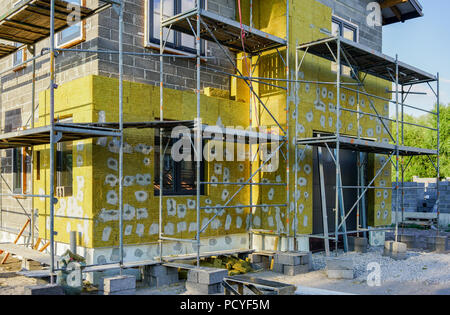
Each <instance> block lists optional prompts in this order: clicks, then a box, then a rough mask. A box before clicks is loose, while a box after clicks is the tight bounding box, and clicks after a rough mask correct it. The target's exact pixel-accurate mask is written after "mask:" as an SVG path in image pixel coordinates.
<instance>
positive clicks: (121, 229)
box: [119, 0, 124, 274]
mask: <svg viewBox="0 0 450 315" xmlns="http://www.w3.org/2000/svg"><path fill="white" fill-rule="evenodd" d="M123 10H124V2H123V0H122V1H120V6H119V129H120V149H119V229H120V230H119V239H120V240H119V241H120V245H119V246H120V274H122V269H123V256H124V253H123V150H124V134H123V28H124V21H123Z"/></svg>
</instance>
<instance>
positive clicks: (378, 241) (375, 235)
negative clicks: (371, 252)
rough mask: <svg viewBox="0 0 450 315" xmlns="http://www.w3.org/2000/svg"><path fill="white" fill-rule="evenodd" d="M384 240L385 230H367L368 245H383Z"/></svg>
mask: <svg viewBox="0 0 450 315" xmlns="http://www.w3.org/2000/svg"><path fill="white" fill-rule="evenodd" d="M385 240H386V232H385V231H370V232H369V244H370V246H383V244H384V242H385Z"/></svg>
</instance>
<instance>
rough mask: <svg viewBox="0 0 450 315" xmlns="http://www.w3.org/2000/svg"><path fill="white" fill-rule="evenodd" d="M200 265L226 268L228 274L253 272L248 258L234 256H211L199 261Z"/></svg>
mask: <svg viewBox="0 0 450 315" xmlns="http://www.w3.org/2000/svg"><path fill="white" fill-rule="evenodd" d="M200 265H201V266H202V267H212V268H219V269H227V270H228V275H229V276H236V275H241V274H246V273H249V272H254V271H255V270H254V269H253V267H252V265H251V263H250V259H249V258H247V259H246V260H243V259H240V258H239V257H236V256H213V257H210V258H206V259H204V260H202V261H201V263H200Z"/></svg>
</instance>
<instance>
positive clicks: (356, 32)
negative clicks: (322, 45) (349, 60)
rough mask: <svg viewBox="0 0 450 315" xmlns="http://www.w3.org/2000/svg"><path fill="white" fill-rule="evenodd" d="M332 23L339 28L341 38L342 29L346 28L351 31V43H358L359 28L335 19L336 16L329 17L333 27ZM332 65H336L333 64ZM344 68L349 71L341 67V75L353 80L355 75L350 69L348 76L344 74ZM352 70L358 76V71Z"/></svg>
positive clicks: (337, 18)
mask: <svg viewBox="0 0 450 315" xmlns="http://www.w3.org/2000/svg"><path fill="white" fill-rule="evenodd" d="M333 23H335V24H337V25H338V26H339V34H340V36H341V37H344V36H343V34H344V27H346V28H348V29H350V30H352V31H353V41H354V42H355V43H357V42H358V41H359V28H358V27H357V26H355V25H352V24H350V23H348V22H347V21H345V20H343V19H341V18H339V17H336V16H332V17H331V25H333ZM333 35H334V34H333ZM334 64H336V63H335V62H334ZM345 68H349V69H350V67H347V66H345V65H344V66H342V67H341V75H344V76H346V77H350V78H352V79H355V77H354V76H355V75H354V74H353V71H351V69H350V75H348V74H346V73H344V69H345ZM353 70H355V72H356V74H358V69H355V68H353Z"/></svg>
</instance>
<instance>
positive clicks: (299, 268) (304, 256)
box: [272, 252, 312, 276]
mask: <svg viewBox="0 0 450 315" xmlns="http://www.w3.org/2000/svg"><path fill="white" fill-rule="evenodd" d="M273 259H274V261H273V268H272V271H273V272H276V273H283V274H285V275H287V276H295V275H298V274H302V273H307V272H309V271H310V270H312V255H311V252H279V253H276V254H275V255H274V258H273Z"/></svg>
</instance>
